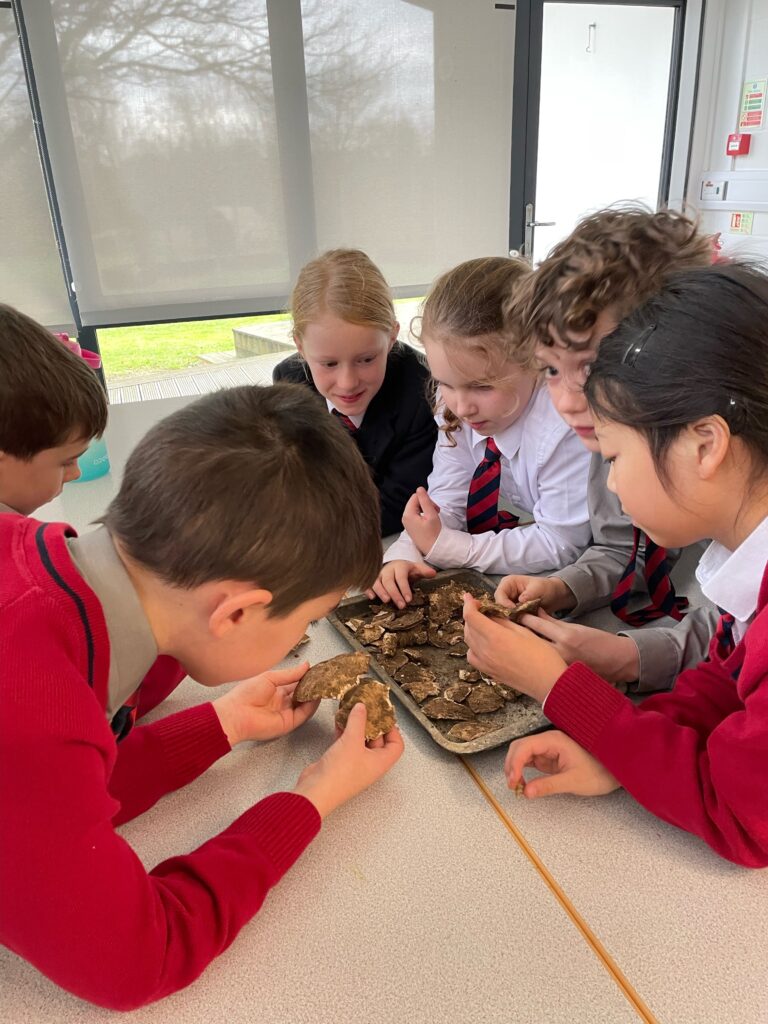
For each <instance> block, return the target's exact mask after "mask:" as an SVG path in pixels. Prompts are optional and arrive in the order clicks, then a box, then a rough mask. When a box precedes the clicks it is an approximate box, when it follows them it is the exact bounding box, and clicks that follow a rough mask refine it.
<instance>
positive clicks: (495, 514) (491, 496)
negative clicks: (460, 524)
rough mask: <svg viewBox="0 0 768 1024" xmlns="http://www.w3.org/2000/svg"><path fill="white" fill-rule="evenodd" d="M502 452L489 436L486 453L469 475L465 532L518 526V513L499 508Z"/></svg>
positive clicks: (479, 531)
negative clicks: (470, 478)
mask: <svg viewBox="0 0 768 1024" xmlns="http://www.w3.org/2000/svg"><path fill="white" fill-rule="evenodd" d="M500 481H501V452H500V451H499V449H498V448H497V447H496V442H495V441H494V440H493V438H492V437H489V438H488V441H487V443H486V445H485V455H484V456H483V458H482V460H481V462H480V464H479V465H478V467H477V469H476V470H475V472H474V475H473V476H472V481H471V483H470V485H469V494H468V495H467V532H468V533H488V532H489V531H490V530H493V532H494V533H498V532H499V530H510V529H512V527H513V526H517V524H518V522H519V518H518V516H513V515H512V513H511V512H505V511H503V510H502V511H499V483H500Z"/></svg>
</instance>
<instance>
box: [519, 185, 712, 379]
mask: <svg viewBox="0 0 768 1024" xmlns="http://www.w3.org/2000/svg"><path fill="white" fill-rule="evenodd" d="M713 256H714V250H713V244H712V239H711V237H710V236H708V235H704V234H701V233H700V232H699V231H698V227H697V225H696V223H695V222H694V221H692V220H690V219H689V218H688V217H686V216H685V215H684V214H682V213H677V212H676V211H674V210H660V211H658V212H657V213H653V212H651V211H650V210H649V209H647V208H646V207H644V206H640V205H620V206H612V207H609V208H608V209H605V210H599V211H598V212H597V213H593V214H591V215H590V216H589V217H585V218H584V219H583V220H581V221H580V222H579V223H578V224H577V225H576V227H575V229H574V230H573V231H572V232H571V234H570V235H569V236H568V238H566V239H564V240H563V241H562V242H559V243H558V244H557V245H556V246H555V247H554V249H552V251H551V253H550V254H549V255H548V256H547V258H546V259H545V260H543V261H542V262H541V263H540V264H539V266H538V267H537V268H536V270H535V271H534V273H533V274H531V275H530V277H529V278H528V279H527V280H526V281H525V282H524V283H523V284H522V286H521V287H520V288H519V289H516V290H515V293H514V294H513V295H512V296H511V297H510V300H509V302H508V303H507V304H506V306H505V309H504V316H505V325H506V330H507V332H508V333H509V334H510V335H511V336H513V337H515V338H517V339H518V344H520V345H521V346H523V347H525V349H526V350H527V353H528V356H529V358H530V360H531V362H532V363H533V362H534V351H535V348H536V346H537V345H550V346H551V345H553V344H554V340H553V338H552V335H551V333H550V328H554V330H555V332H556V333H557V336H558V338H559V340H560V342H561V343H562V344H563V345H564V346H565V347H574V348H580V347H586V346H587V345H589V344H591V339H590V341H587V342H583V343H581V344H579V343H578V342H573V341H572V340H571V338H570V335H571V334H584V333H587V332H590V331H591V330H592V329H593V328H594V326H595V323H596V322H597V318H598V316H599V315H600V314H601V313H602V312H604V311H605V310H606V309H608V308H609V307H610V308H612V309H613V310H615V313H616V319H617V320H620V319H621V318H622V317H623V316H626V315H627V313H629V312H631V311H632V310H633V309H635V308H636V307H637V306H639V305H641V304H642V303H643V302H645V300H646V299H648V298H650V296H651V295H654V294H655V293H656V292H658V291H660V290H661V288H662V287H663V285H664V282H665V280H666V278H667V277H668V276H669V275H670V274H671V273H676V272H679V271H684V270H691V269H694V268H697V267H706V266H708V265H709V264H711V263H712V259H713Z"/></svg>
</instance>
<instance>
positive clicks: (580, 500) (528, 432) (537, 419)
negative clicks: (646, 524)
mask: <svg viewBox="0 0 768 1024" xmlns="http://www.w3.org/2000/svg"><path fill="white" fill-rule="evenodd" d="M436 419H437V422H438V424H441V422H442V418H441V417H440V416H437V417H436ZM453 436H454V438H455V439H456V447H455V448H452V447H450V445H449V444H448V442H447V440H446V439H445V437H444V436H443V435H442V434H441V435H440V437H438V441H437V445H436V447H435V456H434V461H433V469H432V473H431V474H430V477H429V480H428V481H427V490H428V491H429V496H430V498H431V499H432V500H433V501H434V502H435V504H436V505H437V506H438V507H439V509H440V520H441V522H442V524H443V528H442V530H441V531H440V536H439V537H438V538H437V540H436V541H435V543H434V545H433V546H432V548H431V549H430V550H429V551H428V552H427V554H426V555H422V554H421V552H420V551H419V549H418V548H417V547H416V545H415V544H414V543H413V541H412V540H411V538H410V537H409V536H408V533H407V531H403V533H401V534H400V536H399V537H398V539H397V540H396V541H395V542H394V544H392V545H391V547H390V548H388V550H387V551H386V552H385V554H384V561H385V562H391V561H393V559H396V558H404V559H407V560H408V561H410V562H421V561H427V562H429V563H430V564H432V565H434V566H437V567H438V568H439V569H458V568H472V569H478V570H479V571H480V572H490V573H511V572H520V573H540V572H548V571H550V570H552V569H560V568H562V566H564V565H570V563H571V562H574V561H575V560H576V559H577V558H578V557H579V555H580V554H581V552H582V551H583V550H584V549H585V548H586V546H587V545H588V544H589V541H590V537H591V531H590V526H589V511H588V509H587V476H588V473H589V460H590V453H589V452H588V451H587V449H586V448H585V447H584V445H583V444H582V443H581V441H579V439H578V437H577V436H576V434H574V432H573V431H572V430H571V429H570V427H569V426H568V425H567V424H566V423H564V422H563V420H562V419H561V418H560V416H559V414H558V413H557V412H556V411H555V408H554V406H553V405H552V402H551V400H550V398H549V393H548V392H547V390H546V389H545V388H538V389H537V390H536V391H534V393H533V396H532V397H531V400H530V401H529V403H528V405H527V406H526V408H525V411H524V412H523V414H522V416H520V418H519V419H518V420H516V421H515V422H514V423H513V424H512V426H511V427H507V429H506V430H503V431H502V432H501V433H499V434H496V435H495V436H494V441H495V442H496V444H497V446H498V448H499V451H500V452H501V479H500V485H499V496H500V498H503V499H504V500H505V501H506V502H507V503H509V504H511V505H514V506H515V508H518V509H520V510H521V511H523V512H527V513H529V514H531V515H532V516H533V518H534V520H535V522H534V523H532V524H531V525H530V526H521V527H517V528H515V529H507V530H501V531H499V533H493V532H491V531H489V532H488V533H477V534H470V533H467V495H468V494H469V485H470V483H471V481H472V476H473V474H474V472H475V469H476V468H477V466H478V465H479V463H480V462H481V461H482V459H483V457H484V456H485V446H486V443H487V441H488V438H487V437H486V436H484V435H483V434H478V433H476V432H475V431H474V430H470V429H469V427H467V426H466V424H465V425H463V426H462V428H461V430H458V431H456V432H455V433H454V435H453Z"/></svg>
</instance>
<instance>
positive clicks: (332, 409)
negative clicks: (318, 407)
mask: <svg viewBox="0 0 768 1024" xmlns="http://www.w3.org/2000/svg"><path fill="white" fill-rule="evenodd" d="M325 404H326V405H327V406H328V412H330V413H333V412H337V413H339V415H340V416H346V417H347V419H349V420H352V422H353V423H354V424H355V426H356V427H357V428H358V429H359V427H360V424H361V423H362V422H363V417H364V416H365V413H364V412H361V413H360V414H359V415H358V416H348V415H347V413H345V412H342V411H341V409H337V408H336V406H335V405H334V404H333V402H329V401H328V399H327V398H326V400H325Z"/></svg>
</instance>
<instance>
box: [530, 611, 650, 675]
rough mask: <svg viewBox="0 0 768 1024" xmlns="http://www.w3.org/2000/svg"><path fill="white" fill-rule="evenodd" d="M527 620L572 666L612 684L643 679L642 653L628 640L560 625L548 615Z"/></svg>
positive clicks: (600, 632)
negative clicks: (588, 670)
mask: <svg viewBox="0 0 768 1024" xmlns="http://www.w3.org/2000/svg"><path fill="white" fill-rule="evenodd" d="M524 619H525V624H526V626H527V627H528V628H529V629H530V630H532V631H533V632H534V633H538V635H539V636H541V637H544V639H545V640H549V641H550V642H551V643H552V646H553V647H554V649H555V650H556V651H557V652H558V654H560V655H561V657H562V658H563V659H564V660H565V661H567V662H568V664H569V665H570V664H572V662H574V661H583V662H584V664H585V665H589V667H590V668H591V669H594V671H595V672H597V674H598V675H600V676H602V677H603V679H607V680H608V682H609V683H633V682H634V681H635V680H636V679H637V677H638V676H639V675H640V652H639V651H638V649H637V644H636V643H635V642H634V641H633V640H631V639H630V638H629V637H628V636H616V635H615V634H614V633H608V632H606V631H605V630H603V629H593V628H592V627H590V626H578V625H576V623H574V622H560V620H559V619H553V618H552V616H551V615H547V614H546V612H539V614H538V615H527V616H524Z"/></svg>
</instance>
